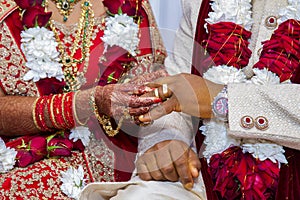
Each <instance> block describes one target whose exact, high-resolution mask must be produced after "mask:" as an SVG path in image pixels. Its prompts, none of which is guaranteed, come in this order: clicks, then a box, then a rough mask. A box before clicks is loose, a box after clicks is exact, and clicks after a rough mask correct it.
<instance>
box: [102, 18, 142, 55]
mask: <svg viewBox="0 0 300 200" xmlns="http://www.w3.org/2000/svg"><path fill="white" fill-rule="evenodd" d="M138 32H139V27H138V25H137V24H136V23H135V22H134V21H133V18H132V17H129V16H128V15H127V14H117V15H114V16H111V17H108V18H106V29H105V31H104V36H103V37H102V38H101V39H102V41H103V42H105V51H106V49H107V47H108V46H114V45H116V46H119V47H122V48H123V49H125V50H127V51H128V52H129V53H130V54H131V55H132V56H136V50H137V47H138V44H139V42H140V40H139V37H138ZM105 51H104V52H105Z"/></svg>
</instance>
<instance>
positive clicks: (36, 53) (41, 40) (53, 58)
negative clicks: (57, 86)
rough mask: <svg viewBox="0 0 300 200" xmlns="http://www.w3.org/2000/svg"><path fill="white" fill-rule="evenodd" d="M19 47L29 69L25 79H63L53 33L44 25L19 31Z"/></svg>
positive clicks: (35, 80)
mask: <svg viewBox="0 0 300 200" xmlns="http://www.w3.org/2000/svg"><path fill="white" fill-rule="evenodd" d="M21 42H22V43H21V49H22V51H23V53H24V55H25V57H26V60H27V62H26V67H28V68H29V71H28V72H27V73H26V74H25V75H24V77H23V79H24V80H25V81H29V80H33V81H34V82H37V81H39V80H40V79H43V78H52V77H54V78H56V79H58V80H60V81H62V79H64V75H63V71H62V64H61V63H60V62H59V61H60V58H59V52H58V51H57V42H56V40H55V37H54V33H53V32H52V31H50V30H48V29H46V28H44V27H34V28H29V29H26V30H23V31H22V32H21Z"/></svg>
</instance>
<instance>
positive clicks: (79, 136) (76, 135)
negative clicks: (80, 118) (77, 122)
mask: <svg viewBox="0 0 300 200" xmlns="http://www.w3.org/2000/svg"><path fill="white" fill-rule="evenodd" d="M90 135H91V132H90V130H89V129H88V128H87V127H85V126H78V127H75V128H73V129H71V134H70V135H69V139H70V140H73V142H76V141H77V140H81V142H82V144H83V145H84V146H85V147H87V146H88V144H89V142H90Z"/></svg>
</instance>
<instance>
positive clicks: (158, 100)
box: [154, 98, 162, 103]
mask: <svg viewBox="0 0 300 200" xmlns="http://www.w3.org/2000/svg"><path fill="white" fill-rule="evenodd" d="M160 102H162V99H161V98H156V99H154V103H160Z"/></svg>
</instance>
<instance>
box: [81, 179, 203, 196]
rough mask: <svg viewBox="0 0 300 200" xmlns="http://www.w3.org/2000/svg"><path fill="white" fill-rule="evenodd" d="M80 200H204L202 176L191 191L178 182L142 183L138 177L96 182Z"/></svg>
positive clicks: (84, 191)
mask: <svg viewBox="0 0 300 200" xmlns="http://www.w3.org/2000/svg"><path fill="white" fill-rule="evenodd" d="M79 199H80V200H96V199H97V200H101V199H111V200H138V199H141V200H205V199H206V193H205V186H204V183H203V180H202V176H199V177H198V179H197V180H196V181H195V185H194V187H193V189H192V190H191V191H188V190H186V189H184V187H183V186H182V184H181V183H180V182H169V181H142V180H141V179H140V178H139V177H138V176H135V177H133V178H132V179H131V180H130V181H129V182H109V183H105V182H97V183H91V184H89V185H87V186H86V187H85V188H84V189H83V191H82V192H81V195H80V198H79Z"/></svg>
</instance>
